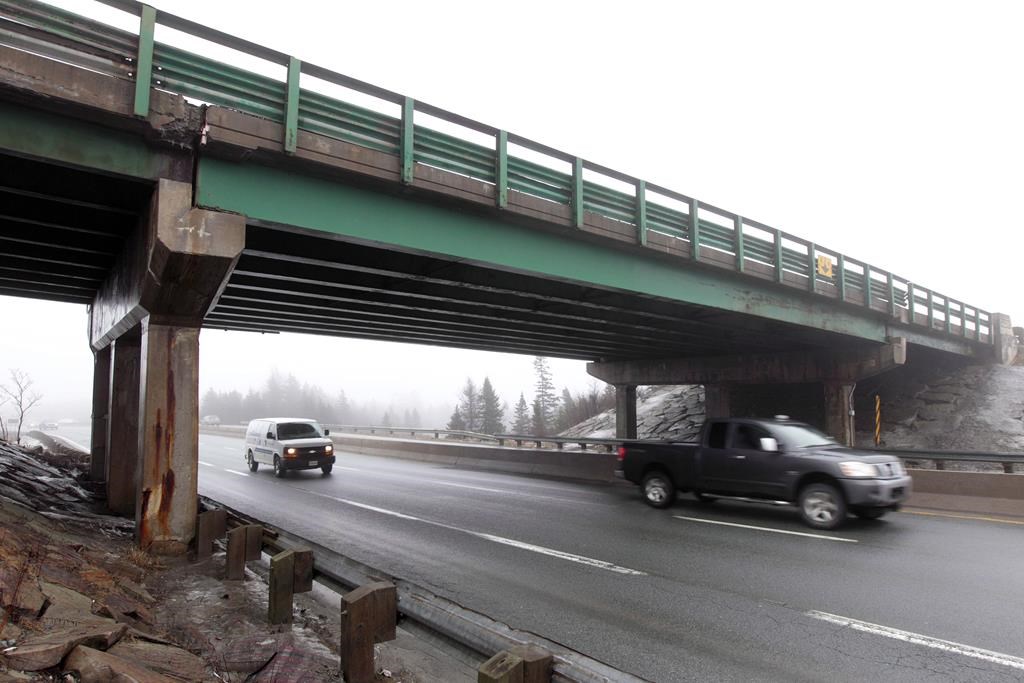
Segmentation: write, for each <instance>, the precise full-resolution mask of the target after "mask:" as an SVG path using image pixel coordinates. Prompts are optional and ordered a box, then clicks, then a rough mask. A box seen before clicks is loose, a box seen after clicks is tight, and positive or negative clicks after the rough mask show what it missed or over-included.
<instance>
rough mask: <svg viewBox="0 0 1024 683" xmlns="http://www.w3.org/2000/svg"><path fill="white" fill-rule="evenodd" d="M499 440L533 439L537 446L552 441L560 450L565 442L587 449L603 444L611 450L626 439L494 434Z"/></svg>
mask: <svg viewBox="0 0 1024 683" xmlns="http://www.w3.org/2000/svg"><path fill="white" fill-rule="evenodd" d="M494 438H496V439H497V440H498V445H499V446H504V445H505V442H506V441H515V443H516V446H520V447H521V446H522V445H523V444H524V443H526V442H530V441H532V442H533V443H534V444H535V445H536V447H537V448H541V447H542V444H545V443H551V444H555V447H556V448H557V449H558V450H562V449H563V447H564V446H565V444H573V443H574V444H578V445H579V447H580V450H584V451H585V450H587V446H603V447H605V448H606V449H607V450H609V451H613V450H615V447H616V446H618V445H619V444H620V443H622V442H623V441H624V439H589V438H586V437H571V436H535V435H530V434H496V435H495V436H494Z"/></svg>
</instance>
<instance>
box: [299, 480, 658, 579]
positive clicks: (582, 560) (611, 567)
mask: <svg viewBox="0 0 1024 683" xmlns="http://www.w3.org/2000/svg"><path fill="white" fill-rule="evenodd" d="M294 488H296V489H298V490H300V491H305V492H306V493H312V494H313V495H315V496H320V497H322V498H329V499H330V500H334V501H337V502H339V503H344V504H345V505H351V506H353V507H357V508H362V509H364V510H371V511H373V512H379V513H381V514H383V515H390V516H392V517H398V518H399V519H407V520H410V521H413V522H422V523H424V524H430V525H432V526H436V527H441V528H442V529H448V530H449V531H459V532H461V533H464V534H469V535H470V536H476V537H477V538H482V539H484V540H485V541H491V542H492V543H500V544H502V545H507V546H511V547H513V548H519V549H520V550H529V551H531V552H535V553H540V554H542V555H548V556H550V557H557V558H559V559H561V560H568V561H570V562H576V563H578V564H585V565H587V566H590V567H596V568H598V569H605V570H607V571H610V572H615V573H617V574H626V575H629V576H647V573H646V572H642V571H639V570H637V569H630V568H629V567H620V566H618V565H616V564H612V563H611V562H605V561H604V560H596V559H594V558H592V557H587V556H585V555H573V554H572V553H567V552H563V551H561V550H555V549H554V548H545V547H544V546H540V545H533V544H532V543H524V542H523V541H517V540H515V539H512V538H504V537H502V536H495V535H493V534H485V533H482V532H480V531H472V530H470V529H463V528H461V527H457V526H452V525H451V524H445V523H443V522H435V521H432V520H429V519H423V518H422V517H414V516H413V515H407V514H405V513H402V512H395V511H394V510H386V509H384V508H379V507H376V506H374V505H367V504H366V503H359V502H357V501H354V500H347V499H345V498H337V497H335V496H329V495H327V494H325V493H317V492H316V491H310V490H308V489H302V488H299V487H294Z"/></svg>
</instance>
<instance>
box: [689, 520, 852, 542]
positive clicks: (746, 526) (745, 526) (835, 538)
mask: <svg viewBox="0 0 1024 683" xmlns="http://www.w3.org/2000/svg"><path fill="white" fill-rule="evenodd" d="M672 516H673V517H675V518H676V519H685V520H687V521H690V522H703V523H704V524H720V525H722V526H734V527H738V528H740V529H754V530H755V531H768V532H771V533H773V534H788V535H790V536H804V537H806V538H819V539H821V540H823V541H838V542H839V543H859V542H860V541H858V540H857V539H855V538H840V537H838V536H822V535H821V534H808V533H805V532H803V531H786V530H785V529H772V528H771V527H766V526H751V525H749V524H735V523H733V522H719V521H717V520H714V519H701V518H700V517H683V516H682V515H672Z"/></svg>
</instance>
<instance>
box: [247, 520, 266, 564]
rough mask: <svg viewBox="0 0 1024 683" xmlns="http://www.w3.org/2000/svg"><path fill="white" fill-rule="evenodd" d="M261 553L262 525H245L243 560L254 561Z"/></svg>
mask: <svg viewBox="0 0 1024 683" xmlns="http://www.w3.org/2000/svg"><path fill="white" fill-rule="evenodd" d="M262 553H263V527H261V526H260V525H259V524H247V525H245V561H246V562H254V561H256V560H259V559H260V556H261V554H262Z"/></svg>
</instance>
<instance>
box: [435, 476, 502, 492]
mask: <svg viewBox="0 0 1024 683" xmlns="http://www.w3.org/2000/svg"><path fill="white" fill-rule="evenodd" d="M427 481H429V482H430V483H432V484H439V485H441V486H455V487H456V488H460V489H473V490H474V491H487V492H489V493H512V492H511V491H504V490H502V489H489V488H487V487H486V486H470V485H469V484H453V483H452V482H450V481H439V480H437V479H428V480H427Z"/></svg>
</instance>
